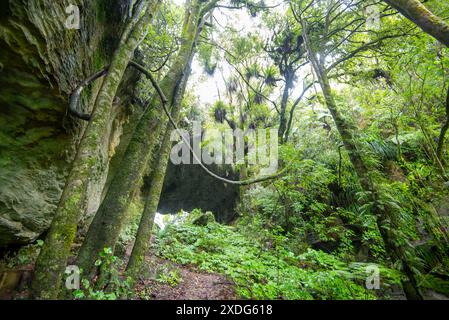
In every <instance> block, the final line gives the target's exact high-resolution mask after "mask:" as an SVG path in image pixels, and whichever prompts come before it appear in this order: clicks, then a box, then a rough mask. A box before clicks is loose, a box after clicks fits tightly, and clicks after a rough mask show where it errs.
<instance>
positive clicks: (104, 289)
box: [73, 248, 133, 300]
mask: <svg viewBox="0 0 449 320" xmlns="http://www.w3.org/2000/svg"><path fill="white" fill-rule="evenodd" d="M95 266H97V267H98V273H99V275H98V277H97V278H96V279H95V281H93V282H90V281H89V280H88V279H85V278H83V279H81V284H82V288H80V289H78V290H75V291H74V292H73V297H74V298H75V299H87V300H116V299H126V298H129V297H130V296H132V295H133V292H132V290H131V279H130V278H126V279H123V278H122V277H121V275H120V272H119V269H120V265H119V260H118V258H117V257H116V256H114V255H113V253H112V249H111V248H104V249H103V251H102V252H101V253H100V257H99V259H97V260H96V261H95Z"/></svg>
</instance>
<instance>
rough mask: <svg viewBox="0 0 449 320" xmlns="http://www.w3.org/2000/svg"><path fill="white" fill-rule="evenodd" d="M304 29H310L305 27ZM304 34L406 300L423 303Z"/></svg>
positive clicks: (389, 215) (389, 214) (385, 211)
mask: <svg viewBox="0 0 449 320" xmlns="http://www.w3.org/2000/svg"><path fill="white" fill-rule="evenodd" d="M303 30H307V29H306V28H304V25H303ZM303 34H304V41H305V44H306V49H307V52H308V56H309V59H310V61H311V63H312V67H313V69H314V71H315V73H316V75H317V78H318V82H319V84H320V87H321V90H322V92H323V95H324V99H325V103H326V106H327V108H328V110H329V112H330V113H331V115H332V118H333V120H334V123H335V126H336V127H337V130H338V132H339V134H340V137H341V139H342V141H343V144H344V146H345V149H346V151H347V152H348V155H349V159H350V161H351V164H352V166H353V167H354V169H355V172H356V174H357V176H358V179H359V182H360V185H361V187H362V188H363V189H364V191H365V192H367V194H368V196H369V201H370V202H371V203H373V206H372V209H371V210H372V213H373V214H374V216H375V219H376V224H377V227H378V229H379V232H380V234H381V236H382V240H383V242H384V246H385V251H386V253H387V255H388V256H389V257H390V258H391V259H392V261H393V262H395V261H400V262H401V264H402V270H403V271H404V273H405V275H406V277H407V280H404V281H403V282H402V286H403V290H404V293H405V295H406V296H407V299H409V300H422V295H421V293H420V291H419V289H418V285H417V281H416V276H415V273H414V272H413V269H412V267H411V265H412V264H411V263H410V261H409V258H408V257H407V254H406V249H405V247H404V246H403V245H401V244H400V242H399V241H398V239H397V237H396V235H395V234H394V227H393V226H394V225H395V222H396V218H395V214H394V213H393V212H391V210H389V209H388V208H387V207H386V206H385V207H383V208H381V207H380V205H379V203H378V202H379V200H380V199H379V196H378V192H377V188H376V186H375V184H374V183H373V181H372V179H371V176H370V173H369V169H368V167H367V165H366V164H365V161H364V160H363V158H362V156H361V154H360V152H359V150H358V149H357V144H356V140H355V137H354V135H353V133H352V130H351V128H350V126H349V123H348V122H347V121H346V120H345V119H344V118H343V117H342V116H341V114H340V112H339V111H338V108H337V103H336V101H335V98H334V95H333V93H332V88H331V86H330V83H329V79H328V77H327V74H326V71H325V70H324V67H323V65H321V64H320V61H319V59H318V58H317V57H316V54H315V52H314V51H313V49H312V45H311V43H310V39H309V37H308V35H307V31H306V32H304V33H303Z"/></svg>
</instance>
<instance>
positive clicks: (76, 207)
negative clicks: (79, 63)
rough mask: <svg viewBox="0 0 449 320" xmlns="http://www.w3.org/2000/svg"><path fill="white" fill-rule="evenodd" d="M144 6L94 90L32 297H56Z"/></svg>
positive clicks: (102, 159) (102, 157)
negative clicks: (89, 115)
mask: <svg viewBox="0 0 449 320" xmlns="http://www.w3.org/2000/svg"><path fill="white" fill-rule="evenodd" d="M148 5H149V3H148V2H147V3H146V4H145V6H146V7H145V8H146V9H144V11H145V13H144V15H143V16H140V12H136V14H135V17H133V19H132V21H130V22H129V24H128V26H127V27H126V29H125V31H124V33H123V35H122V38H121V40H120V44H119V47H118V48H117V50H116V51H115V53H114V56H113V58H112V62H111V65H110V68H109V73H108V75H107V77H106V79H105V80H104V82H103V85H102V87H101V89H100V91H99V93H98V96H97V99H96V102H95V106H94V109H93V114H92V119H91V121H90V122H89V124H88V126H87V128H86V131H85V133H84V135H83V138H82V140H81V142H80V144H79V147H78V150H77V154H76V156H75V159H74V161H73V163H72V169H71V171H70V173H69V176H68V178H67V181H66V184H65V187H64V191H63V193H62V196H61V199H60V201H59V204H58V208H57V209H56V213H55V217H54V219H53V221H52V224H51V226H50V230H49V232H48V234H47V237H46V239H45V243H44V246H43V247H42V250H41V253H40V254H39V257H38V259H37V261H36V267H35V276H34V281H33V284H32V291H33V295H34V296H35V297H36V298H39V299H56V298H57V297H58V294H59V291H60V287H61V280H62V275H63V273H64V270H65V267H66V264H67V259H68V257H69V255H70V249H71V245H72V243H73V241H74V239H75V235H76V230H77V227H78V221H79V218H80V215H81V213H82V208H83V203H84V201H85V197H86V192H87V190H86V186H87V181H88V179H89V176H90V175H91V174H92V173H93V172H95V168H101V167H102V166H104V164H105V163H106V162H107V161H108V156H107V155H106V154H103V153H102V152H101V149H100V146H101V144H102V143H101V141H102V139H105V136H106V134H107V131H108V123H109V118H110V116H111V111H112V102H113V99H114V97H115V94H116V92H117V88H118V86H119V84H120V81H121V79H122V77H123V74H124V72H125V70H126V67H127V65H128V61H129V60H130V58H131V56H132V55H133V53H134V50H135V49H136V47H137V46H138V44H139V41H140V40H141V37H142V34H143V32H144V30H145V29H146V27H147V25H148V23H149V22H150V19H151V11H152V10H150V9H149V8H148ZM136 11H138V10H136Z"/></svg>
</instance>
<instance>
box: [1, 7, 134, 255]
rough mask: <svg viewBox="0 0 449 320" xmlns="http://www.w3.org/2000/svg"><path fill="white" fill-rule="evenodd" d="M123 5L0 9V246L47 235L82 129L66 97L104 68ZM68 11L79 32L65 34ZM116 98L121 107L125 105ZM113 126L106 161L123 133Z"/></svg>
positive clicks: (99, 186) (96, 181)
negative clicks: (74, 12)
mask: <svg viewBox="0 0 449 320" xmlns="http://www.w3.org/2000/svg"><path fill="white" fill-rule="evenodd" d="M128 3H129V1H125V0H118V1H108V0H70V1H69V0H61V1H54V0H10V1H2V2H1V4H0V52H1V55H0V88H1V89H0V246H7V245H10V244H26V243H29V242H31V241H33V240H35V239H36V238H37V237H39V236H40V235H41V234H42V233H43V232H44V231H45V230H46V229H47V228H48V226H49V224H50V222H51V219H52V216H53V213H54V211H55V208H56V205H57V203H58V201H59V198H60V195H61V192H62V190H63V187H64V183H65V178H66V176H67V173H68V170H69V167H70V163H71V160H72V159H73V157H74V155H75V151H76V146H77V142H78V141H79V139H80V136H81V134H82V132H83V130H84V128H85V126H86V123H85V122H83V121H80V120H77V119H73V118H72V117H70V116H67V106H68V97H69V95H70V93H71V92H72V91H73V90H74V88H76V86H77V85H78V84H79V83H80V82H81V81H82V80H83V79H85V78H87V77H88V76H89V75H91V74H92V73H93V72H94V71H97V70H99V69H100V68H102V67H104V66H105V65H107V64H108V59H109V58H110V56H111V55H112V52H113V50H114V47H115V45H116V42H117V39H116V38H117V34H120V32H121V29H122V28H123V26H124V18H125V16H126V12H127V8H126V5H127V4H128ZM70 5H76V6H77V7H78V8H79V9H80V18H81V19H80V29H67V28H66V27H65V23H66V21H67V19H68V18H69V16H70V14H72V13H67V12H66V10H68V9H67V8H69V6H70ZM68 11H69V12H70V10H68ZM102 12H103V13H102ZM104 12H108V17H105V16H103V15H104ZM99 85H100V84H99V83H97V84H96V85H93V86H91V87H89V88H87V89H86V90H85V93H84V94H83V97H82V99H81V103H80V106H79V108H80V110H83V111H84V112H89V111H90V110H89V106H91V105H92V99H93V97H94V96H95V92H96V91H97V90H98V88H99ZM120 98H121V99H120V101H121V102H120V103H123V101H126V99H123V98H122V97H120ZM113 120H114V119H112V120H111V130H110V132H109V133H108V136H107V137H106V139H105V141H104V148H105V153H106V154H110V152H109V150H108V149H109V148H110V144H111V143H110V142H111V140H113V141H116V140H117V137H116V135H117V132H118V133H120V132H121V130H120V126H117V125H114V126H113V125H112V121H113ZM113 144H114V145H116V144H117V143H116V142H115V143H113ZM97 169H98V170H95V172H93V173H92V176H91V181H90V183H89V195H90V197H89V199H85V203H86V208H90V210H91V211H92V210H95V206H96V205H97V203H98V199H99V198H100V195H101V192H102V190H103V184H104V182H105V175H106V174H107V168H97ZM81 210H84V209H81Z"/></svg>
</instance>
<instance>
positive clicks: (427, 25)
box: [384, 0, 449, 47]
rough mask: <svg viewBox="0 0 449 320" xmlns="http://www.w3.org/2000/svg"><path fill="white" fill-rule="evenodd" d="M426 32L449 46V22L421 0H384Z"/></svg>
mask: <svg viewBox="0 0 449 320" xmlns="http://www.w3.org/2000/svg"><path fill="white" fill-rule="evenodd" d="M384 1H385V2H386V3H388V4H389V5H391V6H392V7H394V8H395V9H396V10H398V11H399V12H400V13H402V14H403V15H404V16H405V17H406V18H407V19H409V20H411V21H412V22H413V23H415V24H416V25H417V26H418V27H420V28H421V29H422V30H423V31H424V32H426V33H428V34H429V35H431V36H432V37H434V38H435V39H437V40H439V41H441V43H443V44H445V45H446V46H447V47H449V24H448V23H446V22H445V21H444V20H443V19H441V18H440V17H438V16H436V15H434V14H433V13H432V12H431V11H430V10H429V9H427V8H426V6H424V4H422V3H421V1H419V0H384Z"/></svg>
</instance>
